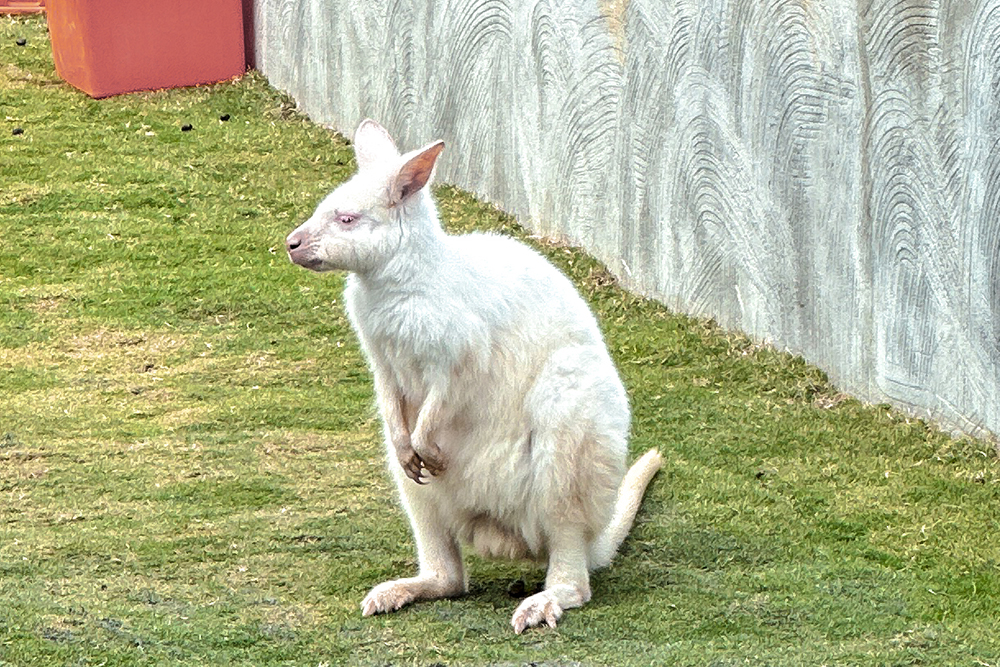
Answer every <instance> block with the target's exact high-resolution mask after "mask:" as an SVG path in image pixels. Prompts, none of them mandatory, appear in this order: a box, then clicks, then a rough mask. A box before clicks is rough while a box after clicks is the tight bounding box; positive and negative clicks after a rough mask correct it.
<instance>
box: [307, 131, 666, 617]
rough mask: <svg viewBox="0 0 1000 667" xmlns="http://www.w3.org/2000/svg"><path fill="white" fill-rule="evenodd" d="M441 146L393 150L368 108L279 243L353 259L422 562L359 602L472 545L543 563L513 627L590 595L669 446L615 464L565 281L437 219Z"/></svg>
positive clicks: (607, 422)
mask: <svg viewBox="0 0 1000 667" xmlns="http://www.w3.org/2000/svg"><path fill="white" fill-rule="evenodd" d="M442 148H443V144H442V143H441V142H436V143H434V144H430V145H429V146H427V147H425V148H423V149H420V150H418V151H413V152H410V153H407V154H406V155H400V154H399V152H398V151H397V150H396V147H395V145H394V143H393V141H392V139H391V137H390V136H389V135H388V133H387V132H386V131H385V130H384V129H383V128H382V127H381V126H379V125H378V124H377V123H375V122H374V121H364V122H363V123H362V124H361V125H360V126H359V127H358V130H357V133H356V135H355V151H356V155H357V158H358V164H359V171H358V173H357V174H356V175H355V176H354V177H353V178H352V179H350V180H349V181H348V182H346V183H344V184H343V185H341V186H340V187H338V188H337V189H336V190H334V191H333V193H331V194H330V195H329V196H328V197H327V198H326V199H324V200H323V202H322V203H321V204H320V205H319V207H318V208H317V209H316V212H315V213H314V214H313V216H312V217H311V218H310V219H309V220H307V221H306V222H305V223H303V224H302V225H301V226H300V227H299V228H298V229H296V230H295V231H294V232H292V233H291V234H290V235H289V237H288V251H289V256H290V258H291V259H292V261H294V262H296V263H298V264H301V265H302V266H306V267H307V268H310V269H313V270H316V271H324V270H347V271H349V272H351V273H350V275H349V276H348V279H347V289H346V292H345V302H346V304H347V312H348V315H349V316H350V319H351V323H352V325H353V326H354V329H355V330H356V331H357V334H358V337H359V339H360V341H361V345H362V348H363V350H364V353H365V355H366V357H367V358H368V361H369V364H370V366H371V370H372V373H373V375H374V382H375V393H376V397H377V400H378V404H379V409H380V412H381V416H382V421H383V425H384V432H385V441H386V447H387V450H388V455H389V459H390V466H389V467H390V469H391V471H392V474H393V477H394V478H395V480H396V485H397V487H398V489H399V495H400V499H401V501H402V504H403V507H404V508H405V510H406V513H407V515H408V516H409V519H410V523H411V525H412V528H413V534H414V538H415V540H416V545H417V553H418V559H419V564H420V569H419V572H418V574H417V576H415V577H412V578H408V579H399V580H395V581H387V582H385V583H383V584H380V585H378V586H376V587H375V588H374V589H372V591H371V592H370V593H369V594H368V596H367V597H365V599H364V601H363V602H362V611H363V613H364V615H365V616H368V615H371V614H375V613H380V612H389V611H393V610H395V609H398V608H399V607H401V606H403V605H405V604H408V603H410V602H413V601H415V600H420V599H432V598H438V597H447V596H455V595H460V594H462V593H463V592H465V591H466V589H467V583H466V579H465V574H464V570H463V565H462V556H461V551H460V547H459V544H460V543H461V542H464V543H467V544H471V545H472V546H473V547H474V548H475V549H477V550H478V551H480V552H481V553H484V554H487V555H495V556H504V557H514V558H525V557H527V558H535V559H547V560H548V573H547V576H546V580H545V590H543V591H542V592H541V593H538V594H536V595H532V596H530V597H528V598H527V599H526V600H524V601H523V602H522V603H521V605H520V606H519V607H518V608H517V610H516V612H515V613H514V617H513V619H512V621H511V623H512V625H513V626H514V629H515V631H517V632H518V633H520V632H522V631H523V630H524V629H525V628H527V627H532V626H536V625H539V624H541V623H547V624H548V625H550V626H555V623H556V621H557V620H558V619H559V617H560V616H561V615H562V612H563V610H564V609H567V608H570V607H577V606H580V605H582V604H584V603H585V602H587V600H589V599H590V585H589V575H588V573H589V571H590V570H592V569H594V568H597V567H603V566H606V565H608V564H609V563H610V562H611V559H612V558H613V557H614V554H615V552H616V551H617V549H618V546H619V545H620V543H621V541H622V540H623V539H624V538H625V536H626V535H627V533H628V531H629V529H630V527H631V525H632V522H633V520H634V518H635V513H636V510H637V509H638V505H639V502H640V501H641V499H642V495H643V493H644V491H645V488H646V485H647V483H648V482H649V480H650V478H651V477H652V476H653V474H654V473H655V472H656V470H657V469H659V467H660V463H661V461H660V455H659V453H658V452H656V451H655V450H650V451H649V452H648V453H647V454H646V455H644V456H643V457H642V458H641V459H640V460H639V461H638V462H637V463H636V464H635V465H634V466H633V468H632V470H630V471H629V474H628V475H627V476H624V473H625V459H626V453H627V438H628V431H629V407H628V400H627V398H626V395H625V389H624V388H623V386H622V383H621V380H620V379H619V378H618V373H617V371H616V370H615V367H614V364H613V363H612V361H611V358H610V357H609V355H608V352H607V349H606V346H605V344H604V340H603V338H602V336H601V333H600V330H599V329H598V326H597V322H596V321H595V319H594V317H593V315H592V314H591V312H590V310H589V308H588V307H587V305H586V304H585V303H584V301H583V299H582V298H581V297H580V296H579V294H578V293H577V291H576V290H575V289H574V287H573V285H572V284H571V283H570V281H569V280H568V279H567V278H566V277H565V276H563V275H562V274H561V273H560V272H559V271H558V270H557V269H555V267H553V266H552V265H551V264H550V263H549V262H547V261H546V260H545V259H544V258H542V257H541V256H540V255H539V254H538V253H536V252H534V251H533V250H531V249H529V248H528V247H527V246H525V245H523V244H521V243H519V242H517V241H515V240H513V239H510V238H507V237H503V236H496V235H492V234H469V235H465V236H449V235H447V234H445V233H444V231H443V230H442V228H441V225H440V222H439V220H438V215H437V211H436V209H435V206H434V202H433V201H432V199H431V196H430V193H429V188H428V187H427V183H428V182H429V181H430V178H431V175H432V171H433V167H434V164H435V161H436V159H437V157H438V155H439V154H440V152H441V150H442ZM345 216H347V217H345ZM623 476H624V477H623Z"/></svg>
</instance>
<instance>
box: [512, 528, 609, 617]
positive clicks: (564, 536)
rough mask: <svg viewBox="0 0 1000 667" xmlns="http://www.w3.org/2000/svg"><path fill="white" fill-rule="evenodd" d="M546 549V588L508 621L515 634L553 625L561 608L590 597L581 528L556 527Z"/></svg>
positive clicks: (522, 603) (585, 546)
mask: <svg viewBox="0 0 1000 667" xmlns="http://www.w3.org/2000/svg"><path fill="white" fill-rule="evenodd" d="M549 548H550V552H549V569H548V572H547V574H546V576H545V590H543V591H542V592H541V593H536V594H535V595H532V596H531V597H528V598H526V599H525V600H524V601H522V602H521V604H520V605H518V607H517V610H516V611H515V612H514V617H513V618H512V619H511V621H510V624H511V625H512V626H513V627H514V632H516V633H518V634H521V633H522V632H524V630H525V629H526V628H532V627H535V626H538V625H541V624H542V623H545V624H547V625H548V626H549V627H550V628H554V627H556V622H557V621H558V620H559V618H560V617H561V616H562V613H563V611H565V610H566V609H571V608H573V607H580V606H582V605H584V604H586V603H587V602H588V601H589V600H590V574H589V572H588V571H587V542H586V540H585V539H584V531H583V529H582V528H579V527H576V526H572V525H566V526H561V527H559V528H558V529H557V532H556V533H555V534H554V535H552V536H550V540H549Z"/></svg>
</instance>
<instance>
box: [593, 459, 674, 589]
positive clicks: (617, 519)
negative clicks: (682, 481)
mask: <svg viewBox="0 0 1000 667" xmlns="http://www.w3.org/2000/svg"><path fill="white" fill-rule="evenodd" d="M662 464H663V457H662V456H660V452H658V451H657V450H655V449H651V450H649V451H648V452H646V453H645V454H643V455H642V457H641V458H640V459H639V460H638V461H636V462H635V463H633V464H632V467H631V468H629V470H628V472H627V473H625V478H624V479H623V480H622V483H621V486H620V487H618V500H616V501H615V512H614V514H613V515H612V516H611V521H610V522H608V526H607V528H605V529H604V531H603V532H602V533H601V534H600V535H598V536H597V539H596V540H595V541H594V544H593V546H592V548H591V552H590V569H591V570H596V569H598V568H602V567H607V566H608V565H610V564H611V561H612V559H614V557H615V554H616V553H618V547H620V546H621V544H622V542H624V541H625V537H626V536H627V535H628V533H629V531H630V530H632V522H634V521H635V513H636V512H637V511H639V503H641V502H642V496H643V494H644V493H645V492H646V485H648V484H649V480H651V479H652V478H653V475H655V474H656V471H657V470H659V469H660V466H661V465H662Z"/></svg>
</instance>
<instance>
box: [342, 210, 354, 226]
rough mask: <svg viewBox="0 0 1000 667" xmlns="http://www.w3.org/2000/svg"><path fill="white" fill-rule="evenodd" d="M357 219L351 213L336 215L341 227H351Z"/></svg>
mask: <svg viewBox="0 0 1000 667" xmlns="http://www.w3.org/2000/svg"><path fill="white" fill-rule="evenodd" d="M357 219H358V216H356V215H354V214H353V213H340V214H338V215H337V222H338V223H339V224H341V225H345V226H346V225H353V224H354V223H355V222H356V221H357Z"/></svg>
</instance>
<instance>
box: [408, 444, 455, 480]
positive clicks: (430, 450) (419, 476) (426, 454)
mask: <svg viewBox="0 0 1000 667" xmlns="http://www.w3.org/2000/svg"><path fill="white" fill-rule="evenodd" d="M397 458H398V459H399V465H401V466H402V467H403V472H405V473H406V476H407V477H409V478H410V479H412V480H413V481H414V482H416V483H417V484H426V483H427V480H426V479H425V473H426V474H428V475H430V476H431V477H437V476H438V475H440V474H441V473H443V472H444V471H445V465H444V458H443V457H442V456H441V450H440V449H438V447H437V445H431V446H430V447H423V448H422V451H421V453H419V454H418V453H417V452H416V450H414V449H412V448H409V449H406V450H404V451H399V452H397Z"/></svg>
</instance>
